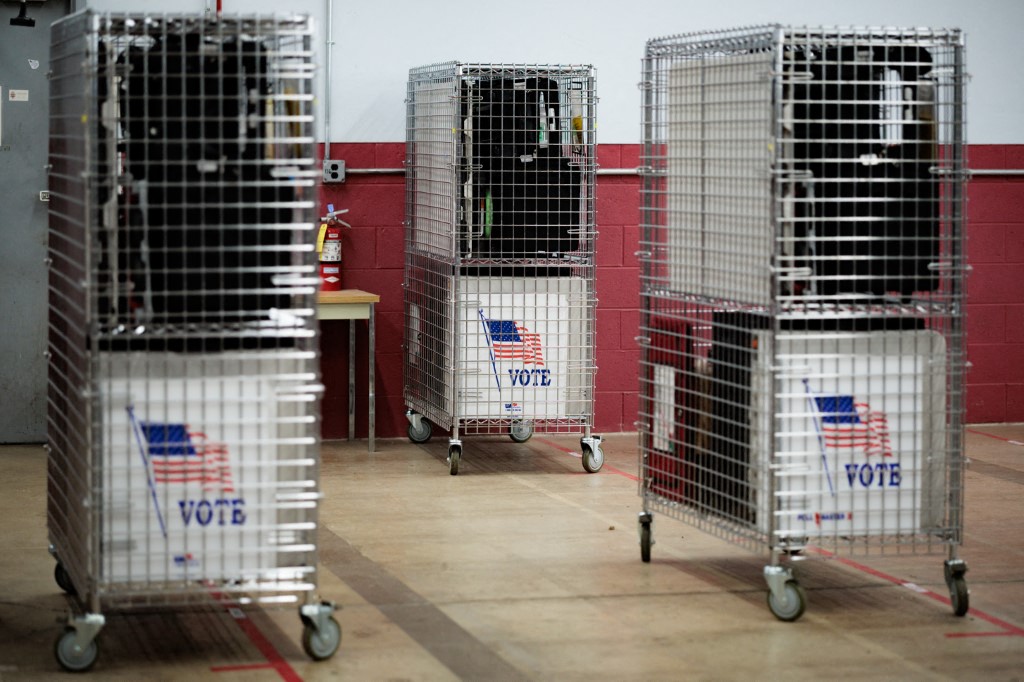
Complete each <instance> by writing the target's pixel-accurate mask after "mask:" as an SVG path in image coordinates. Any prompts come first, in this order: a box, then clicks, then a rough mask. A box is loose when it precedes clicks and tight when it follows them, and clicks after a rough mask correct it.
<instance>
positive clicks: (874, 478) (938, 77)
mask: <svg viewBox="0 0 1024 682" xmlns="http://www.w3.org/2000/svg"><path fill="white" fill-rule="evenodd" d="M963 83H964V71H963V39H962V36H961V34H960V33H959V31H956V30H930V29H913V30H900V29H852V28H851V29H829V28H788V27H780V26H768V27H760V28H751V29H741V30H732V31H722V32H715V33H706V34H693V35H686V36H674V37H670V38H664V39H658V40H652V41H650V42H649V43H648V45H647V53H646V57H645V60H644V77H643V83H642V85H643V93H644V94H643V98H644V102H643V123H644V159H643V166H644V169H645V176H644V184H643V190H642V195H643V209H642V225H641V229H642V242H643V243H642V253H641V264H642V273H641V297H642V309H641V331H640V337H639V339H640V342H641V346H642V359H641V376H640V412H641V415H640V421H639V427H640V441H641V483H640V494H641V496H642V498H643V502H644V509H645V513H644V515H642V517H641V518H642V526H643V525H644V524H645V523H646V526H647V532H648V540H649V521H650V518H651V517H650V515H649V513H648V510H651V509H653V510H658V511H660V512H663V513H665V514H667V515H671V516H675V517H677V518H681V519H684V520H686V521H689V522H691V523H694V524H695V525H697V526H698V527H700V528H702V529H704V530H708V531H710V532H713V533H715V534H718V535H720V536H722V537H725V538H728V539H730V540H733V541H735V542H738V543H741V544H744V545H746V546H749V547H751V548H754V549H767V550H770V551H771V552H772V555H773V564H774V563H776V562H777V560H778V557H779V555H780V554H781V553H783V552H794V551H797V552H799V551H803V550H804V549H805V548H806V547H807V546H808V545H813V546H814V547H816V548H818V550H819V551H827V552H868V551H883V550H894V551H932V550H936V549H942V550H946V549H948V550H949V551H950V555H951V557H952V556H954V555H955V549H954V548H955V546H956V545H957V544H959V542H960V536H961V531H962V519H961V513H962V504H963V498H962V482H963V454H962V405H963V400H962V394H963V381H962V374H963V366H964V339H963V304H964V299H963V293H964V272H965V264H964V252H963V232H964V231H963V219H964V218H963V179H964V158H963V134H964V98H963ZM649 550H650V545H649V543H648V544H646V546H645V549H644V552H645V554H646V555H647V556H648V557H649ZM961 575H962V574H961ZM785 578H786V576H783V579H785ZM769 582H770V584H771V583H772V580H770V581H769ZM953 589H954V587H953V586H952V584H951V590H953ZM772 593H773V596H774V597H775V598H776V599H777V601H779V602H782V601H785V591H784V590H783V589H782V587H781V586H779V587H778V588H776V586H774V585H773V590H772ZM798 601H799V600H798ZM773 610H774V609H773ZM801 610H802V606H801ZM776 615H779V616H780V617H783V615H785V614H783V615H780V613H779V612H777V613H776ZM789 615H792V614H789ZM796 615H799V614H796Z"/></svg>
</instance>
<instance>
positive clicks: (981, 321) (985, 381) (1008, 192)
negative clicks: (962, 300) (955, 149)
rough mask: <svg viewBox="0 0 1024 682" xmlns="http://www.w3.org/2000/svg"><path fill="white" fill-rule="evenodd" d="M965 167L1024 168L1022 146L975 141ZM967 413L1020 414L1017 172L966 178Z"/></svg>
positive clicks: (1020, 185) (983, 418) (1021, 245)
mask: <svg viewBox="0 0 1024 682" xmlns="http://www.w3.org/2000/svg"><path fill="white" fill-rule="evenodd" d="M967 158H968V161H969V165H970V167H971V168H972V169H991V170H1014V169H1016V170H1019V169H1022V168H1024V145H1012V146H1008V145H975V146H972V147H971V148H970V150H969V155H968V157H967ZM967 221H968V228H967V260H968V263H969V264H970V265H971V267H972V271H971V273H970V275H969V277H968V280H967V360H968V361H969V362H970V363H971V367H970V369H969V370H968V372H967V419H968V421H970V422H974V423H981V422H1022V421H1024V177H1021V176H1014V175H975V176H973V177H972V179H971V180H970V182H969V183H968V185H967Z"/></svg>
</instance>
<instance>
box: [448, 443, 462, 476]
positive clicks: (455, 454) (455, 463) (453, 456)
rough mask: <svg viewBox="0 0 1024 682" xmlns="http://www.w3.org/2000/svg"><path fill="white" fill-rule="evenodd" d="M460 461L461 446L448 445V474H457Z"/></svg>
mask: <svg viewBox="0 0 1024 682" xmlns="http://www.w3.org/2000/svg"><path fill="white" fill-rule="evenodd" d="M461 459H462V446H461V445H450V446H449V447H448V473H449V474H451V475H452V476H458V474H459V460H461Z"/></svg>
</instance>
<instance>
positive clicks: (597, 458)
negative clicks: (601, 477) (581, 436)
mask: <svg viewBox="0 0 1024 682" xmlns="http://www.w3.org/2000/svg"><path fill="white" fill-rule="evenodd" d="M602 466H604V451H603V450H601V446H600V445H598V446H597V447H593V448H592V447H591V446H590V445H588V444H586V443H584V444H583V468H584V470H586V472H587V473H588V474H596V473H597V472H598V471H600V470H601V467H602Z"/></svg>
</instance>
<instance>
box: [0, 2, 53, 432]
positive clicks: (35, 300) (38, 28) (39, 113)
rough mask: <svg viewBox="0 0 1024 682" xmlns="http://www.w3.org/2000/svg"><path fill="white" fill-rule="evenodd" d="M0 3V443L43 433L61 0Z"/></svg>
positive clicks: (44, 426) (44, 429)
mask: <svg viewBox="0 0 1024 682" xmlns="http://www.w3.org/2000/svg"><path fill="white" fill-rule="evenodd" d="M27 9H28V11H27V16H28V17H29V18H30V19H34V20H35V26H33V27H27V26H20V25H12V24H11V22H10V20H11V19H12V18H15V17H17V16H18V10H19V3H14V2H3V3H2V4H0V330H2V331H0V442H2V443H26V442H42V441H44V440H45V439H46V362H45V359H44V358H43V351H45V349H46V323H47V320H46V310H47V302H46V266H45V265H44V263H43V259H44V258H45V257H46V229H47V204H46V202H45V201H44V200H43V198H42V197H41V196H40V192H44V191H45V190H46V188H47V184H46V170H45V168H44V166H45V165H46V162H47V139H48V134H47V126H48V119H49V111H50V107H49V101H48V100H49V87H48V85H47V80H46V74H47V72H48V71H49V52H50V24H51V23H52V22H53V21H56V20H57V19H59V18H60V17H62V16H64V15H65V14H66V13H67V10H68V3H67V2H62V1H59V0H51V1H50V2H38V1H34V2H29V3H28V8H27Z"/></svg>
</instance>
